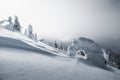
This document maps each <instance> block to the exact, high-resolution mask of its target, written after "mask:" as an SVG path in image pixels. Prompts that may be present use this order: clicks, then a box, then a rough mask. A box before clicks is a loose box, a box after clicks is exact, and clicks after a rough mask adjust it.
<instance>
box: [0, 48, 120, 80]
mask: <svg viewBox="0 0 120 80" xmlns="http://www.w3.org/2000/svg"><path fill="white" fill-rule="evenodd" d="M7 50H8V51H9V52H8V51H7ZM0 53H1V54H0V65H1V66H0V79H1V80H119V79H120V77H119V74H116V73H114V72H110V71H107V70H104V69H100V68H97V67H92V66H88V65H85V64H84V63H81V62H79V63H77V62H76V61H77V60H76V59H71V58H65V57H50V56H46V55H42V54H37V53H36V52H31V51H26V50H21V49H13V48H0Z"/></svg>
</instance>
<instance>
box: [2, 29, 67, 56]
mask: <svg viewBox="0 0 120 80" xmlns="http://www.w3.org/2000/svg"><path fill="white" fill-rule="evenodd" d="M0 47H11V48H19V49H25V50H30V51H35V52H38V53H41V52H42V53H43V54H47V55H61V56H65V55H64V54H62V53H60V52H59V51H57V50H55V49H54V48H52V47H50V46H48V45H46V44H44V43H42V42H40V41H35V40H32V39H30V38H28V37H26V36H25V35H23V34H21V33H19V32H13V31H10V30H7V29H4V28H2V27H0Z"/></svg>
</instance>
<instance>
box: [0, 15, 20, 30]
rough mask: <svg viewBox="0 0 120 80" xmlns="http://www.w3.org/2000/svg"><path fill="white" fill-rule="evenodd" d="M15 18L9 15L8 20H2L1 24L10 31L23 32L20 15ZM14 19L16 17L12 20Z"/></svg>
mask: <svg viewBox="0 0 120 80" xmlns="http://www.w3.org/2000/svg"><path fill="white" fill-rule="evenodd" d="M14 18H15V19H14ZM14 18H12V17H11V16H10V17H8V20H2V21H0V26H2V27H4V28H6V29H8V30H10V31H18V32H21V26H20V23H19V20H18V17H17V16H15V17H14ZM13 19H14V21H13V22H12V20H13Z"/></svg>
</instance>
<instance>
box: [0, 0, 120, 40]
mask: <svg viewBox="0 0 120 80" xmlns="http://www.w3.org/2000/svg"><path fill="white" fill-rule="evenodd" d="M13 15H17V16H18V17H19V20H20V22H21V25H22V27H23V28H25V27H27V25H28V24H29V23H31V24H32V25H33V29H34V32H37V33H38V34H39V36H40V37H49V38H50V37H51V38H57V39H61V40H68V39H71V38H74V37H79V36H85V37H88V38H96V37H113V38H116V37H119V38H120V0H0V20H2V19H6V18H7V17H8V16H13Z"/></svg>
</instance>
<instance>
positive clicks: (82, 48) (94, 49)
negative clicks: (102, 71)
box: [67, 37, 106, 66]
mask: <svg viewBox="0 0 120 80" xmlns="http://www.w3.org/2000/svg"><path fill="white" fill-rule="evenodd" d="M67 53H68V55H69V56H77V57H78V56H79V58H83V59H87V58H88V59H89V61H90V62H92V63H94V64H96V65H99V66H102V65H104V64H105V61H106V60H105V58H104V57H103V51H102V49H101V47H100V46H98V45H97V43H95V42H94V41H93V40H90V39H87V38H84V37H80V38H78V39H75V40H74V41H73V42H72V44H71V45H70V46H69V47H68V49H67ZM78 54H80V55H78Z"/></svg>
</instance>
